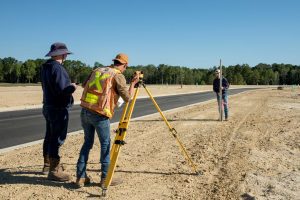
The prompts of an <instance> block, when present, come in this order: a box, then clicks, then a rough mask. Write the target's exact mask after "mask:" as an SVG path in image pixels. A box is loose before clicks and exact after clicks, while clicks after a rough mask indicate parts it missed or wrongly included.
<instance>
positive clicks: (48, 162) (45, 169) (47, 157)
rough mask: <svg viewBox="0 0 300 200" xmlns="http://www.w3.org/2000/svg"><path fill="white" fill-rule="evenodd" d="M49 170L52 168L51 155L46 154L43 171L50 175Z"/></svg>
mask: <svg viewBox="0 0 300 200" xmlns="http://www.w3.org/2000/svg"><path fill="white" fill-rule="evenodd" d="M49 170H50V160H49V155H46V156H44V167H43V170H42V173H43V174H45V175H48V173H49Z"/></svg>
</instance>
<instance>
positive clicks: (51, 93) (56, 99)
mask: <svg viewBox="0 0 300 200" xmlns="http://www.w3.org/2000/svg"><path fill="white" fill-rule="evenodd" d="M69 54H71V52H70V51H69V50H68V48H67V46H66V45H65V44H64V43H60V42H57V43H54V44H52V45H51V47H50V51H49V52H48V53H47V54H46V57H51V58H50V59H49V60H47V61H46V62H45V63H44V64H43V65H42V66H41V82H42V88H43V115H44V117H45V120H46V134H45V139H44V144H43V156H44V167H43V173H44V174H48V179H50V180H55V181H62V182H64V181H69V180H70V176H69V175H68V174H66V173H65V172H64V171H63V170H64V169H63V167H62V166H61V165H60V156H59V147H60V146H61V145H62V144H63V143H64V141H65V139H66V136H67V130H68V122H69V108H70V107H71V106H72V105H73V102H74V99H73V96H72V93H73V92H74V91H75V90H76V88H77V86H76V84H74V83H71V81H70V78H69V75H68V73H67V71H66V70H65V68H64V67H63V66H62V63H63V62H64V60H65V59H66V58H67V55H69Z"/></svg>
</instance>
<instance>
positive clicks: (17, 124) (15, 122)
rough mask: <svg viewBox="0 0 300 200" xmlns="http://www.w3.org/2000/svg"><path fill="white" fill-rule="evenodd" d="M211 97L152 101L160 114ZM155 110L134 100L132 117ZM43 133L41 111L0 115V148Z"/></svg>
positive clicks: (73, 121)
mask: <svg viewBox="0 0 300 200" xmlns="http://www.w3.org/2000/svg"><path fill="white" fill-rule="evenodd" d="M141 89H143V88H141ZM252 89H254V88H243V89H231V90H229V95H233V94H237V93H240V92H243V91H246V90H252ZM213 98H215V94H214V93H213V92H201V93H192V94H184V95H175V96H164V97H155V101H156V102H157V104H158V105H159V107H160V109H161V110H162V111H165V110H170V109H173V108H177V107H182V106H186V105H190V104H195V103H199V102H203V101H207V100H210V99H213ZM122 109H123V107H121V109H116V111H115V115H114V117H113V119H112V120H111V122H117V121H118V120H119V119H120V115H121V112H122ZM80 110H81V108H80V106H79V105H75V106H74V107H73V108H72V109H71V111H70V121H69V128H68V132H73V131H77V130H81V129H82V128H81V124H80ZM156 112H157V110H156V108H155V106H154V105H153V103H152V101H151V99H150V98H142V99H137V102H136V105H135V108H134V111H133V114H132V118H135V117H140V116H144V115H148V114H152V113H156ZM44 133H45V120H44V118H43V115H42V110H41V109H30V110H20V111H10V112H0V138H1V139H0V149H3V148H7V147H12V146H15V145H20V144H24V143H28V142H33V141H36V140H40V139H43V137H44Z"/></svg>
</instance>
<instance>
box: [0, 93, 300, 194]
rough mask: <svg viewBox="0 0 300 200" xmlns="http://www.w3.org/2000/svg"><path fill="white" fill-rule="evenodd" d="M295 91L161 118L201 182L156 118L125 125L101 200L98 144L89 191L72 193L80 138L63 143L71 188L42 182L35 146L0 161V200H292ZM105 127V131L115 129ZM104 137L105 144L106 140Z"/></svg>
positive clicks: (299, 172)
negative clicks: (226, 116)
mask: <svg viewBox="0 0 300 200" xmlns="http://www.w3.org/2000/svg"><path fill="white" fill-rule="evenodd" d="M299 94H300V90H299V89H293V90H292V89H284V90H275V89H261V90H256V91H248V92H244V93H241V94H238V95H235V96H231V97H230V98H229V109H230V110H229V111H230V120H229V121H224V122H220V121H217V118H218V111H217V104H216V101H215V100H214V101H209V102H205V103H200V104H198V105H194V106H189V107H185V108H181V109H176V110H174V111H169V112H166V113H165V114H166V117H167V119H168V120H169V122H170V124H171V125H172V126H173V127H174V128H175V129H176V130H177V132H178V136H179V138H180V140H181V141H182V142H183V144H184V145H185V147H186V149H187V151H188V153H189V154H190V155H191V157H192V159H193V161H194V162H195V163H196V164H197V168H198V169H199V171H201V173H202V175H200V176H196V175H194V172H193V170H192V168H191V167H190V166H189V165H188V164H187V162H186V161H185V159H184V156H183V155H182V154H181V152H180V149H179V148H178V145H177V143H176V141H175V140H174V138H173V137H172V136H171V135H170V134H169V130H168V128H167V126H166V125H165V124H164V122H163V121H162V120H161V118H160V116H159V115H158V114H155V115H152V116H150V117H146V118H142V119H138V120H134V121H131V123H130V126H129V130H128V132H127V138H126V142H127V144H126V145H124V146H123V147H122V150H121V154H120V157H119V161H118V167H117V169H116V173H115V177H120V178H122V180H123V184H121V185H118V186H114V187H110V188H109V190H108V194H107V195H108V196H107V197H106V198H103V197H101V189H100V187H99V181H100V170H99V169H100V165H99V151H100V150H99V142H98V139H96V140H95V144H94V147H93V149H92V150H91V152H90V158H89V161H88V170H87V172H88V174H89V176H91V177H92V180H93V181H92V184H90V185H89V186H87V187H84V188H81V189H76V187H75V185H74V181H75V178H76V177H75V170H76V162H77V159H78V154H79V151H80V148H81V145H82V142H83V134H79V135H72V136H68V138H67V141H66V143H65V144H64V145H63V146H62V148H61V153H60V154H61V155H62V162H63V163H64V166H65V167H66V170H67V171H68V172H69V173H70V174H71V175H72V176H73V181H71V182H68V183H58V182H53V181H49V180H47V179H46V176H45V175H42V174H41V173H40V172H41V169H42V165H43V159H42V144H37V145H33V146H30V147H26V148H22V149H17V150H14V151H10V152H6V153H3V154H0V163H1V167H0V197H1V198H0V199H99V198H102V199H114V200H115V199H130V200H132V199H133V200H140V199H224V200H225V199H226V200H227V199H244V200H246V199H247V200H250V199H263V200H265V199H278V200H279V199H295V200H296V199H299V196H300V192H299V191H300V123H299V121H300V95H299ZM116 128H117V127H116V125H114V126H112V130H113V129H116ZM114 136H115V135H114V133H113V132H112V134H111V138H112V140H113V139H114Z"/></svg>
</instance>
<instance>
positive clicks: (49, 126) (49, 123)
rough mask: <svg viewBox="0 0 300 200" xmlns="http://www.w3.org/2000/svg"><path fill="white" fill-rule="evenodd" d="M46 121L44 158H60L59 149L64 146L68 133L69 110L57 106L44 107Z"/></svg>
mask: <svg viewBox="0 0 300 200" xmlns="http://www.w3.org/2000/svg"><path fill="white" fill-rule="evenodd" d="M43 115H44V117H45V119H46V134H45V139H44V143H43V156H44V157H45V156H47V155H49V157H50V158H58V159H59V158H60V157H59V147H60V146H61V145H63V143H64V141H65V139H66V137H67V131H68V123H69V110H68V108H58V107H55V106H47V105H44V106H43Z"/></svg>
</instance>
